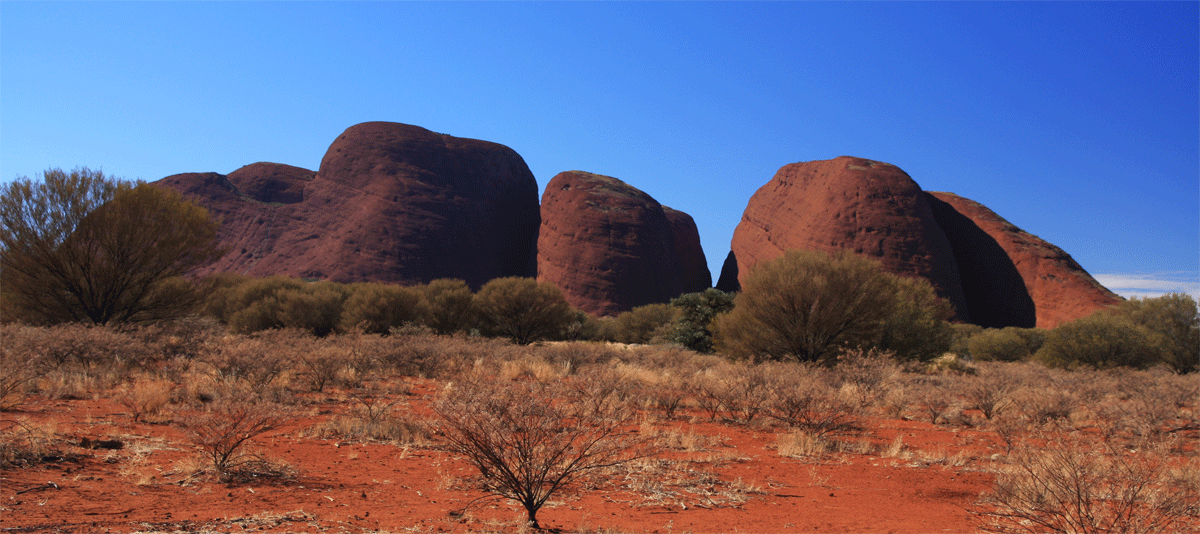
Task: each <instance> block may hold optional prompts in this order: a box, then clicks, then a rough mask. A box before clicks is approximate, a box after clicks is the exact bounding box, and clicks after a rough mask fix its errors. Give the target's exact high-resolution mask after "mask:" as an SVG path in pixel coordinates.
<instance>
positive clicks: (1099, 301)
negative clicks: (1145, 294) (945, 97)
mask: <svg viewBox="0 0 1200 534" xmlns="http://www.w3.org/2000/svg"><path fill="white" fill-rule="evenodd" d="M927 194H928V195H929V197H930V199H931V203H932V204H933V205H934V212H935V214H937V217H938V220H939V222H940V223H941V224H942V227H943V228H945V229H946V234H947V236H949V237H950V239H951V244H952V245H953V247H954V253H955V255H956V257H957V258H958V264H959V270H960V272H961V273H962V278H963V286H964V288H965V290H966V293H967V297H968V301H969V306H970V310H971V317H972V318H973V319H975V320H977V321H980V322H979V324H981V325H983V326H1035V325H1036V326H1037V327H1038V328H1054V327H1056V326H1058V325H1060V324H1062V323H1065V322H1070V321H1073V320H1075V319H1079V318H1081V317H1085V316H1087V315H1091V314H1092V313H1095V312H1097V311H1099V310H1102V309H1105V308H1107V307H1110V306H1114V305H1116V304H1118V303H1120V302H1121V300H1122V299H1121V297H1119V296H1117V295H1115V294H1113V292H1111V291H1109V290H1108V289H1107V288H1105V287H1104V286H1102V285H1100V283H1099V282H1097V281H1096V280H1095V279H1094V278H1092V276H1091V275H1090V274H1088V273H1087V271H1084V270H1083V267H1080V265H1079V264H1078V263H1077V262H1076V261H1075V260H1074V259H1073V258H1071V256H1070V255H1069V254H1067V253H1066V252H1064V251H1063V250H1062V249H1060V248H1058V247H1056V246H1054V245H1051V244H1050V243H1047V242H1046V241H1044V240H1042V239H1041V238H1039V237H1037V236H1035V235H1033V234H1030V233H1028V232H1026V231H1024V230H1021V229H1020V228H1017V227H1016V226H1014V225H1013V224H1012V223H1009V222H1008V221H1006V220H1004V218H1002V217H1000V216H999V215H996V214H995V213H994V212H992V210H990V209H988V208H987V207H985V206H983V205H982V204H980V203H978V202H975V201H973V200H969V199H966V198H963V197H960V196H958V195H955V194H954V193H927ZM977 310H979V311H977Z"/></svg>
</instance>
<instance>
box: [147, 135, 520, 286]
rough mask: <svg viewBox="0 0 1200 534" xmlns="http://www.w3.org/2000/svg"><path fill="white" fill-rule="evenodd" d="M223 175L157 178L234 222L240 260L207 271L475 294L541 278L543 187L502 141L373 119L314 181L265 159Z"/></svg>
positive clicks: (333, 150)
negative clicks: (512, 279) (507, 281)
mask: <svg viewBox="0 0 1200 534" xmlns="http://www.w3.org/2000/svg"><path fill="white" fill-rule="evenodd" d="M179 176H185V175H179ZM186 176H190V175H186ZM204 176H208V175H204ZM215 176H216V177H219V179H218V178H214V177H211V176H210V177H208V178H206V179H205V180H207V181H204V183H198V182H197V179H192V178H188V179H178V178H177V177H169V178H166V179H163V180H160V181H159V182H156V183H159V184H161V185H165V186H168V187H174V188H176V189H179V190H181V191H182V192H183V193H184V194H185V195H187V196H189V198H192V199H193V200H196V201H197V202H198V203H199V204H200V205H202V206H204V207H207V208H209V209H210V211H213V212H214V213H215V214H216V215H218V216H223V217H224V222H223V224H222V230H221V231H222V235H223V236H224V237H223V239H222V241H223V242H224V243H225V244H226V245H227V246H229V247H230V253H229V254H227V255H226V257H224V258H222V259H221V260H218V261H217V262H216V263H215V264H214V265H212V266H209V267H206V268H205V269H204V270H206V271H208V272H220V271H236V272H240V273H245V274H249V275H254V276H269V275H275V274H283V275H290V276H295V277H301V278H310V279H319V280H332V281H335V282H360V281H378V282H390V283H401V284H419V283H424V282H428V281H430V280H434V279H437V278H459V279H462V280H465V281H467V283H468V284H470V285H471V286H472V287H474V288H476V289H478V288H479V287H480V286H482V285H483V284H484V283H486V282H487V281H488V280H491V279H493V278H498V277H504V276H525V277H532V276H535V275H536V272H537V271H536V266H535V264H534V261H535V254H536V246H537V232H538V225H539V218H538V217H539V208H538V195H537V193H538V191H537V181H536V180H534V178H533V174H532V173H531V172H530V171H529V168H528V167H527V166H526V165H525V161H524V160H523V159H521V156H520V155H518V154H517V153H516V152H514V151H513V150H512V149H510V148H508V147H506V146H503V145H500V144H497V143H491V142H488V141H479V140H475V139H464V138H458V137H453V136H450V135H445V134H439V133H434V132H431V131H429V130H426V129H424V128H421V127H418V126H411V125H407V124H399V123H391V122H368V123H362V124H358V125H354V126H351V127H350V128H348V129H346V131H345V132H343V133H342V134H341V135H340V136H338V138H337V139H336V140H334V142H333V143H332V144H331V146H330V147H329V150H328V151H327V152H326V154H325V157H324V158H323V159H322V161H321V168H320V169H319V171H318V172H316V173H312V171H307V170H305V169H300V168H298V167H291V166H287V165H280V164H268V163H256V164H253V165H248V166H246V167H243V168H241V169H238V170H237V171H235V172H234V173H231V174H230V175H229V176H228V177H225V176H221V175H215ZM222 188H223V190H224V193H222V192H221V190H222Z"/></svg>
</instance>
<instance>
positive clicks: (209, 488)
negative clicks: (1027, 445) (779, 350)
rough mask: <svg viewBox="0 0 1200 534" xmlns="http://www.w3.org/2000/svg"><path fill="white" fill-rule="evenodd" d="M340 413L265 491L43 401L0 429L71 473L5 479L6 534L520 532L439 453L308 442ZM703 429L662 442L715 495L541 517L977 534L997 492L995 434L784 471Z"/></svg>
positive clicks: (645, 525) (294, 437) (270, 438)
mask: <svg viewBox="0 0 1200 534" xmlns="http://www.w3.org/2000/svg"><path fill="white" fill-rule="evenodd" d="M409 383H410V386H411V393H412V396H410V397H408V398H409V405H410V410H411V411H412V413H417V414H424V413H427V412H428V405H429V402H430V400H431V399H432V398H433V396H434V393H435V388H436V384H435V383H434V382H432V381H422V380H409ZM336 398H337V395H336V394H328V393H327V394H325V395H321V396H319V397H312V400H314V401H315V402H314V403H313V404H311V405H310V406H308V408H307V410H308V411H307V412H305V415H304V416H302V417H298V418H296V419H295V420H294V421H292V422H291V423H290V424H288V425H287V426H286V427H284V428H282V429H280V430H278V431H275V432H272V433H270V434H266V435H265V436H263V437H260V438H258V439H257V440H256V441H255V442H254V445H253V447H254V449H255V450H256V451H258V452H259V453H261V454H263V455H264V456H265V457H268V458H271V459H274V460H282V461H284V462H287V463H289V464H291V465H292V466H293V467H295V468H296V469H297V471H298V472H297V474H296V475H295V476H294V477H292V478H289V479H285V480H281V481H273V482H267V483H252V484H224V483H219V482H216V481H215V480H214V479H212V478H211V477H208V478H195V477H192V478H189V477H188V473H189V472H191V470H194V466H195V465H197V464H196V463H195V462H196V460H195V459H196V458H197V456H198V450H197V449H195V448H194V447H193V446H192V445H191V444H190V443H189V442H188V441H186V439H184V437H183V434H182V433H181V431H180V430H179V428H178V427H177V426H173V425H170V424H165V423H134V422H133V421H132V418H131V417H130V416H129V415H128V414H127V413H125V409H124V408H122V407H121V406H120V405H118V404H116V403H114V402H111V401H109V400H105V399H99V400H67V401H37V400H36V399H34V401H33V402H32V403H31V404H28V405H25V406H24V407H23V408H24V410H23V411H22V412H15V413H14V412H10V413H6V414H2V415H0V419H5V420H10V421H11V420H13V419H24V420H27V421H28V422H29V423H31V424H36V425H41V426H42V428H50V429H52V430H53V431H54V432H55V434H56V435H57V436H58V437H59V438H60V439H61V440H62V441H60V442H59V443H58V448H59V449H60V450H61V451H62V452H63V453H64V459H63V460H61V461H57V462H50V463H45V464H41V465H38V466H36V467H24V468H10V469H6V470H5V471H4V472H3V474H2V478H0V531H2V532H89V533H90V532H139V531H146V532H248V531H265V532H375V531H383V532H471V531H504V532H511V531H518V530H521V528H522V526H521V525H522V523H523V520H524V512H523V511H522V510H521V509H520V507H519V506H516V505H514V504H512V503H509V502H507V501H499V500H496V499H487V500H479V501H475V502H473V503H472V501H473V500H474V499H477V498H478V497H479V496H480V494H479V493H478V492H475V491H472V490H470V489H468V488H467V486H466V485H465V484H464V483H463V482H461V478H460V477H463V476H466V475H469V474H470V473H471V468H470V466H469V465H468V464H467V463H466V462H465V461H463V460H461V459H459V458H456V457H455V456H454V455H452V454H449V453H447V452H443V451H441V450H438V449H437V448H436V445H435V444H429V445H425V446H410V447H402V446H396V445H391V444H378V443H354V442H345V441H336V440H330V439H321V438H318V437H311V436H312V432H311V429H312V428H313V427H314V426H315V425H317V424H319V423H321V422H323V421H325V420H328V418H330V417H332V414H333V413H335V412H340V411H342V410H344V408H345V406H346V404H345V403H344V402H340V401H338V400H335V399H336ZM692 415H693V417H691V418H690V419H691V420H684V421H669V422H661V423H656V427H657V428H659V429H660V430H664V431H670V430H673V429H674V430H678V431H680V432H682V433H684V434H688V433H695V434H698V435H702V436H706V437H707V438H706V439H704V441H705V442H706V443H708V445H707V447H706V450H703V451H699V452H679V451H674V452H667V453H665V455H664V456H665V457H669V458H691V459H692V460H693V461H692V463H687V462H680V463H677V464H676V466H677V467H678V468H679V469H684V468H693V469H699V470H707V471H710V472H711V473H713V474H715V475H716V478H715V479H712V478H709V479H706V480H700V482H698V483H697V484H696V485H694V486H693V487H691V488H690V491H685V490H682V489H678V488H676V489H677V493H678V496H677V497H676V498H673V499H665V500H657V501H656V499H655V498H653V496H650V495H647V494H644V493H643V494H638V493H633V492H629V491H621V490H608V491H592V492H581V493H580V494H579V495H573V496H563V497H561V498H559V499H557V500H555V501H552V502H551V503H550V504H548V505H547V506H546V507H545V508H543V509H542V511H541V512H540V513H539V519H540V520H541V523H542V526H543V527H544V528H550V529H559V530H562V531H567V532H572V531H578V530H586V531H596V530H614V531H620V532H638V533H641V532H646V533H663V534H666V533H673V532H695V533H707V532H827V533H833V532H839V533H844V532H880V533H884V532H893V533H941V532H973V531H974V530H975V527H974V524H975V523H974V519H973V516H972V514H971V512H970V511H969V508H970V507H971V505H972V504H973V503H974V502H976V501H977V499H978V497H979V495H980V493H981V492H984V491H986V490H987V489H988V488H989V487H990V485H991V483H992V480H993V477H992V475H990V474H989V473H988V471H987V469H986V467H987V466H988V464H989V463H990V460H989V459H988V458H989V457H991V456H992V455H993V454H996V453H999V452H1001V451H1002V445H1001V444H1000V441H999V440H998V439H997V437H996V436H995V434H993V433H990V432H977V431H972V430H963V429H955V428H952V427H941V426H934V425H931V424H928V423H920V422H913V421H898V420H871V421H869V424H868V429H867V431H866V432H865V433H864V436H865V437H864V438H861V439H862V440H869V441H871V442H872V443H876V444H882V445H887V444H890V443H892V442H893V440H895V439H896V437H897V436H900V439H901V440H902V443H903V444H904V450H905V453H904V454H901V455H899V456H898V457H891V458H884V457H880V456H877V455H869V454H860V453H854V452H831V453H827V454H825V455H822V456H821V457H819V458H808V459H794V458H785V457H782V456H780V455H779V454H778V453H777V452H776V451H775V447H774V444H775V443H776V438H777V436H778V435H780V434H781V433H783V432H784V431H783V430H779V429H772V428H754V427H744V426H735V425H728V424H717V423H711V422H708V420H707V417H705V416H703V415H702V414H700V413H695V414H692ZM161 417H162V419H164V420H169V418H170V417H171V415H170V414H164V415H163V416H161ZM84 437H89V438H92V439H97V438H101V439H118V440H121V441H122V442H123V443H124V445H125V446H124V448H122V449H119V450H111V451H110V450H104V449H95V450H93V449H85V448H82V447H79V446H78V445H79V443H80V441H81V439H82V438H84ZM877 451H878V448H877ZM960 451H961V452H960ZM876 454H878V452H876ZM189 468H190V469H191V470H189ZM694 474H695V473H693V475H694ZM663 476H666V475H663ZM697 476H698V475H697ZM706 492H707V493H709V494H708V495H704V493H706ZM739 501H741V502H739ZM468 504H469V506H468ZM464 507H465V510H464Z"/></svg>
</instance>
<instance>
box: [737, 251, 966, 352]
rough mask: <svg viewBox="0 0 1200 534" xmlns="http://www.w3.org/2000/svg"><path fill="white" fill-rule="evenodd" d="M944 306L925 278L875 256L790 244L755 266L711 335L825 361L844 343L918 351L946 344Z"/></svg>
mask: <svg viewBox="0 0 1200 534" xmlns="http://www.w3.org/2000/svg"><path fill="white" fill-rule="evenodd" d="M949 311H950V308H949V307H948V305H946V304H945V303H944V302H942V301H941V300H940V299H938V298H937V296H936V294H934V292H933V287H932V286H930V285H929V283H928V282H925V281H923V280H917V279H901V278H899V277H897V276H895V275H892V274H889V273H885V272H884V271H883V270H882V268H881V266H880V265H879V263H878V262H876V261H874V260H871V259H868V258H865V257H862V256H857V255H855V254H853V253H850V252H846V251H839V252H837V253H835V254H832V255H830V254H826V253H824V252H820V251H807V250H793V251H790V252H788V253H786V254H784V255H783V256H782V257H780V258H778V259H776V260H773V261H769V262H764V263H760V264H759V265H757V266H755V268H754V270H752V271H751V272H750V273H749V275H748V276H747V277H746V280H745V283H744V284H743V285H742V292H741V293H739V294H738V295H737V297H736V298H735V299H734V306H733V310H732V311H730V312H729V313H728V314H725V315H723V316H720V317H718V319H717V320H716V322H715V325H716V331H715V333H714V334H715V335H714V337H715V341H716V344H717V346H718V349H719V350H721V351H724V352H727V353H729V354H730V355H732V356H735V357H742V358H748V359H754V360H758V359H763V360H792V361H818V362H825V363H829V362H831V361H833V359H834V358H835V357H836V355H837V353H838V351H839V350H841V349H842V348H870V347H878V348H881V349H885V350H893V351H896V352H897V355H898V356H901V357H906V358H921V359H924V358H927V357H930V356H933V355H936V354H940V351H944V350H946V348H948V347H949V344H950V331H949V330H947V329H946V327H945V325H944V324H943V323H944V319H945V318H946V317H948V315H949Z"/></svg>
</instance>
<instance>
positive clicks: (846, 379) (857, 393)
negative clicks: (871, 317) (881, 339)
mask: <svg viewBox="0 0 1200 534" xmlns="http://www.w3.org/2000/svg"><path fill="white" fill-rule="evenodd" d="M834 370H835V371H836V373H837V378H838V379H839V380H840V381H841V384H842V388H843V389H844V390H845V391H846V393H847V394H848V395H849V396H850V397H852V398H853V399H854V402H855V403H856V404H858V406H859V407H860V408H866V407H868V406H874V405H876V404H879V403H880V402H881V401H882V400H883V399H884V397H885V396H886V395H887V393H888V391H889V390H891V389H892V387H893V384H892V382H893V381H894V380H895V378H896V376H897V375H898V374H899V373H900V366H899V365H897V364H896V362H895V354H893V353H891V352H886V351H880V350H877V349H870V350H863V349H861V348H854V349H845V350H843V351H842V352H841V354H839V355H838V358H837V364H836V365H835V366H834Z"/></svg>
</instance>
